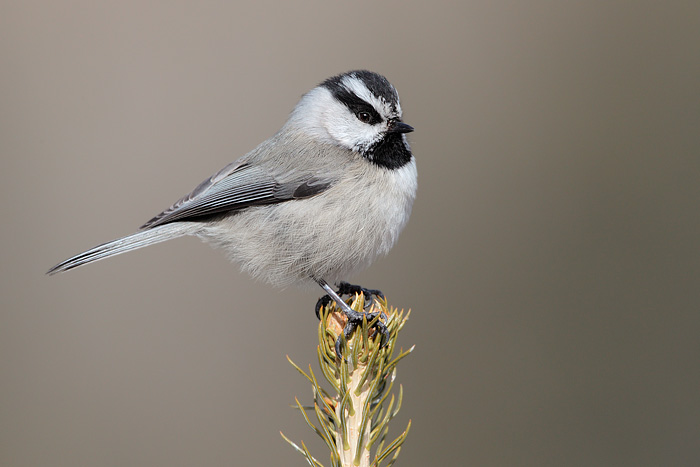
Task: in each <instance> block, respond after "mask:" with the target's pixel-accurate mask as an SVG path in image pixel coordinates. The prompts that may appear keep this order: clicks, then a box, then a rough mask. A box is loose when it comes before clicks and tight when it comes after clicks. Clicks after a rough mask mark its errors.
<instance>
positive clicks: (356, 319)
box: [314, 282, 389, 358]
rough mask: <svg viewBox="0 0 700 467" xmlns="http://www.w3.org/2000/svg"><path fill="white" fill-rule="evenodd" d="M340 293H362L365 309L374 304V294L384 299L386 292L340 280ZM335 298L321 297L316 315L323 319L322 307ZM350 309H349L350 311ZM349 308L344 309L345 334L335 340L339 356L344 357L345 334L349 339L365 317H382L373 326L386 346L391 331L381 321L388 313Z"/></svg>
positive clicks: (336, 351) (370, 320) (372, 319)
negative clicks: (345, 318)
mask: <svg viewBox="0 0 700 467" xmlns="http://www.w3.org/2000/svg"><path fill="white" fill-rule="evenodd" d="M337 293H338V295H355V294H360V293H361V294H362V295H364V297H365V306H364V309H365V310H368V309H369V308H370V306H371V305H372V301H373V300H372V296H374V297H380V298H382V299H384V294H383V293H382V292H381V291H380V290H377V289H366V288H364V287H361V286H359V285H353V284H348V283H347V282H340V283H339V284H338V292H337ZM332 300H333V299H332V298H331V296H330V295H324V296H322V297H321V298H319V299H318V301H317V302H316V307H315V310H314V311H315V313H316V317H317V318H318V319H321V308H324V307H326V306H328V304H329V303H331V301H332ZM348 310H349V311H348ZM348 310H345V309H343V313H344V314H345V316H346V317H347V323H346V324H345V327H344V328H343V334H342V335H341V336H338V339H337V340H336V341H335V353H336V355H337V356H338V357H339V358H342V353H343V352H342V341H343V336H345V340H346V341H348V340H349V339H350V337H351V336H352V333H353V332H354V331H355V329H357V327H358V326H359V325H361V324H362V321H363V320H364V319H366V320H367V322H368V323H369V322H372V321H374V320H375V318H377V316H379V318H380V319H377V320H376V321H375V323H374V324H373V325H372V327H373V328H376V329H377V332H379V334H380V335H381V343H380V345H381V346H384V344H385V342H386V340H387V338H388V337H389V332H388V331H387V328H386V325H385V324H384V323H383V322H382V321H381V320H382V319H383V320H386V319H387V316H386V313H384V312H383V311H382V312H379V313H377V312H375V313H370V312H369V311H363V312H358V311H355V310H352V309H350V308H348Z"/></svg>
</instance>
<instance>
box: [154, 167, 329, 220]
mask: <svg viewBox="0 0 700 467" xmlns="http://www.w3.org/2000/svg"><path fill="white" fill-rule="evenodd" d="M331 185H332V180H330V179H329V178H324V177H320V176H312V175H309V176H306V177H295V178H294V179H293V180H291V181H285V182H280V181H279V179H278V178H277V177H275V176H273V175H272V174H270V173H269V172H268V171H267V170H266V169H265V168H263V167H260V166H257V165H251V164H248V163H246V162H245V161H236V162H233V163H231V164H229V165H227V166H226V167H224V168H223V169H221V170H220V171H219V172H217V173H215V174H214V175H212V176H211V177H210V178H208V179H206V180H204V181H203V182H202V183H200V184H199V185H198V186H197V187H196V188H195V189H194V190H193V191H192V192H191V193H189V194H188V195H185V196H183V197H182V198H181V199H180V200H178V201H177V202H176V203H175V204H173V205H172V206H171V207H169V208H168V209H166V210H165V211H163V212H161V213H160V214H158V215H157V216H155V217H154V218H153V219H151V220H149V221H148V222H146V223H145V224H144V225H143V226H141V228H142V229H148V228H151V227H155V226H157V225H162V224H167V223H169V222H173V221H182V220H193V219H196V218H198V217H202V216H208V215H211V214H218V213H223V212H230V211H238V210H241V209H244V208H247V207H250V206H257V205H262V204H274V203H281V202H284V201H289V200H293V199H301V198H308V197H310V196H314V195H317V194H319V193H321V192H323V191H325V190H326V189H328V188H329V187H330V186H331Z"/></svg>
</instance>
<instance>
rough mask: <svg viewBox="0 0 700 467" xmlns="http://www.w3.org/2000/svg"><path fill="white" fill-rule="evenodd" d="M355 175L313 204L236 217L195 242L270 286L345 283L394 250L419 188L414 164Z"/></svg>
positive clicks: (263, 208)
mask: <svg viewBox="0 0 700 467" xmlns="http://www.w3.org/2000/svg"><path fill="white" fill-rule="evenodd" d="M372 172H373V173H372ZM370 173H371V176H368V175H370ZM353 175H354V176H348V177H345V178H344V179H343V181H341V182H338V183H336V184H335V185H333V186H332V187H331V188H330V189H328V190H327V191H325V192H323V193H321V194H320V195H317V196H314V197H312V198H307V199H301V200H295V201H287V202H283V203H280V204H274V205H267V206H258V207H254V208H249V209H247V210H245V211H243V212H240V213H237V214H233V215H232V216H230V217H228V218H225V219H223V220H222V221H220V222H218V223H216V224H213V225H211V226H209V227H207V228H206V229H205V230H204V231H203V232H202V233H201V235H200V236H201V237H202V238H203V239H205V240H206V241H208V242H210V243H212V244H213V245H215V246H219V247H222V248H224V249H225V250H226V251H227V253H228V255H229V256H230V258H231V259H233V260H234V261H236V262H237V263H239V264H240V266H241V268H242V269H243V270H245V271H246V272H248V273H249V274H251V275H252V276H253V277H255V278H259V279H263V280H265V281H267V282H270V283H272V284H274V285H278V286H285V285H288V284H291V283H295V282H308V281H310V280H312V279H325V280H326V281H327V282H329V283H331V284H332V283H335V282H338V281H339V280H344V279H346V278H347V277H348V276H350V275H351V274H353V273H354V272H357V271H359V270H361V269H364V268H365V267H367V266H369V264H370V263H372V261H374V260H375V259H376V258H377V257H378V256H380V255H384V254H386V253H388V252H389V250H390V249H391V247H392V246H393V245H394V243H396V240H397V239H398V236H399V233H400V232H401V230H402V229H403V227H404V226H405V225H406V222H407V221H408V217H409V215H410V213H411V207H412V206H413V200H414V199H415V194H416V186H417V185H416V166H415V162H414V161H411V162H410V163H408V164H406V165H405V166H403V167H401V168H400V169H397V170H386V169H383V168H380V167H377V166H375V165H373V164H363V167H362V171H357V173H355V174H353ZM370 180H371V181H372V182H371V183H370Z"/></svg>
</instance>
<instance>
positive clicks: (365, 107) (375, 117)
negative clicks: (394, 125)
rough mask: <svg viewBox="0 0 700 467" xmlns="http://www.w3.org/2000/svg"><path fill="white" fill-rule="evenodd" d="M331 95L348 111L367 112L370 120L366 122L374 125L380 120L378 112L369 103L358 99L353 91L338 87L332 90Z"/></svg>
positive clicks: (355, 112)
mask: <svg viewBox="0 0 700 467" xmlns="http://www.w3.org/2000/svg"><path fill="white" fill-rule="evenodd" d="M333 95H334V96H335V98H336V99H338V100H339V101H340V102H342V103H343V104H345V107H347V108H348V109H350V112H352V113H353V114H355V115H357V114H358V113H360V112H367V113H368V114H369V116H370V117H371V118H370V121H369V122H367V123H369V124H370V125H375V124H377V123H379V122H381V121H382V117H381V116H380V115H379V112H377V111H376V109H375V108H374V107H372V105H371V104H369V103H368V102H366V101H364V100H362V99H360V98H359V97H358V96H357V94H355V93H354V92H351V91H348V90H347V89H345V88H344V87H340V88H337V89H334V90H333Z"/></svg>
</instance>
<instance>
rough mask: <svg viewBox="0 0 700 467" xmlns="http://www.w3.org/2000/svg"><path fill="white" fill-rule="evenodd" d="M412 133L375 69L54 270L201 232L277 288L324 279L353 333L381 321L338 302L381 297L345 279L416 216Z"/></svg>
mask: <svg viewBox="0 0 700 467" xmlns="http://www.w3.org/2000/svg"><path fill="white" fill-rule="evenodd" d="M413 130H414V128H413V127H412V126H410V125H408V124H407V123H404V122H403V119H402V109H401V104H400V101H399V94H398V92H397V91H396V88H395V87H394V86H393V85H392V84H391V83H390V82H389V81H388V80H387V79H386V78H385V77H384V76H382V75H380V74H378V73H375V72H372V71H368V70H353V71H348V72H345V73H341V74H338V75H335V76H332V77H330V78H327V79H326V80H324V81H323V82H321V83H320V84H318V85H317V86H316V87H314V88H313V89H311V90H310V91H308V92H307V93H306V94H304V95H303V96H302V97H301V99H300V100H299V102H298V103H297V104H296V106H295V107H294V109H293V110H292V112H291V113H290V115H289V117H288V119H287V121H286V122H285V124H284V125H283V126H282V128H281V129H280V130H279V131H278V132H277V133H276V134H275V135H273V136H272V137H271V138H269V139H267V140H266V141H264V142H262V143H261V144H260V145H259V146H257V147H256V148H255V149H253V150H252V151H250V152H248V153H247V154H245V155H244V156H243V157H241V158H239V159H237V160H235V161H234V162H231V163H230V164H228V165H226V166H225V167H224V168H222V169H221V170H219V171H218V172H216V173H215V174H214V175H212V176H211V177H209V178H207V179H206V180H204V181H203V182H202V183H200V184H199V185H197V186H196V187H195V188H194V190H192V191H191V192H190V193H189V194H187V195H185V196H183V197H182V198H180V199H179V200H178V201H176V202H175V203H174V204H173V205H172V206H170V207H169V208H168V209H166V210H164V211H162V212H161V213H160V214H158V215H156V216H155V217H153V218H152V219H150V220H149V221H147V222H146V223H145V224H143V225H142V226H141V227H140V229H139V230H138V231H137V232H135V233H133V234H131V235H127V236H125V237H122V238H119V239H117V240H113V241H111V242H107V243H103V244H101V245H98V246H96V247H94V248H91V249H89V250H87V251H84V252H83V253H80V254H78V255H75V256H73V257H71V258H68V259H66V260H65V261H62V262H61V263H58V264H57V265H55V266H54V267H52V268H51V269H49V270H48V272H47V274H49V275H53V274H57V273H60V272H64V271H68V270H70V269H74V268H76V267H79V266H83V265H85V264H88V263H92V262H95V261H98V260H101V259H104V258H108V257H111V256H115V255H118V254H121V253H124V252H127V251H131V250H135V249H138V248H142V247H145V246H148V245H153V244H156V243H159V242H163V241H165V240H170V239H173V238H177V237H181V236H195V237H199V238H200V239H202V240H204V241H205V242H207V243H210V244H211V245H213V246H214V247H219V248H222V249H223V250H224V252H225V253H226V255H227V256H228V257H229V258H230V259H231V260H233V261H234V262H236V263H238V264H239V265H240V268H241V269H242V270H243V271H245V272H247V273H249V274H250V275H251V276H252V277H253V278H256V279H262V280H263V281H265V282H267V283H268V284H270V285H272V286H277V287H285V286H287V285H290V284H304V283H314V282H315V283H316V284H318V285H319V286H321V288H322V289H323V290H324V291H325V292H326V295H324V296H323V297H321V299H319V302H318V303H317V306H316V313H317V315H318V310H319V307H320V306H322V305H327V304H328V303H330V302H331V300H332V301H335V302H336V303H337V305H338V306H339V307H340V309H341V310H342V311H343V312H344V313H345V315H346V316H347V318H348V319H347V324H346V326H345V329H344V334H345V336H346V337H349V336H350V335H351V334H352V332H353V331H354V329H355V328H356V327H357V326H358V325H359V324H360V323H361V322H362V320H363V318H365V319H368V321H369V320H372V319H373V318H374V317H375V316H376V313H375V314H369V313H363V312H356V311H354V310H353V309H352V308H350V307H349V305H348V304H347V303H346V302H345V301H343V300H342V298H341V295H346V294H353V293H363V294H365V295H369V296H371V295H376V296H383V294H381V292H380V291H379V290H374V289H366V288H364V287H360V286H356V285H351V284H349V283H347V282H344V279H345V278H346V277H347V276H350V275H352V274H354V273H356V272H359V271H360V270H363V269H365V268H366V267H368V266H369V265H370V264H371V263H372V262H373V261H374V260H375V259H376V258H378V257H380V256H383V255H386V254H387V253H388V252H389V250H390V249H391V248H392V247H393V246H394V244H395V243H396V241H397V239H398V236H399V233H400V232H401V231H402V230H403V228H404V226H405V225H406V223H407V221H408V219H409V216H410V214H411V210H412V206H413V203H414V200H415V197H416V190H417V170H416V161H415V157H414V156H413V153H412V151H411V148H410V145H409V143H408V141H407V138H406V135H407V134H408V133H410V132H412V131H413ZM329 284H335V285H336V286H337V287H338V291H337V292H336V291H335V290H334V289H333V288H332V287H331V286H330V285H329ZM376 322H377V324H376V326H378V328H379V330H380V331H381V332H382V333H385V332H386V330H385V328H384V325H383V324H382V323H381V322H380V321H378V320H377V321H376ZM338 341H340V337H339V338H338ZM338 346H339V342H338V343H336V351H339V347H338Z"/></svg>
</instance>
